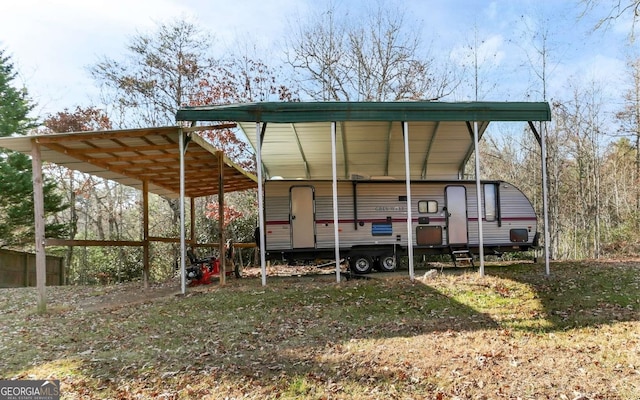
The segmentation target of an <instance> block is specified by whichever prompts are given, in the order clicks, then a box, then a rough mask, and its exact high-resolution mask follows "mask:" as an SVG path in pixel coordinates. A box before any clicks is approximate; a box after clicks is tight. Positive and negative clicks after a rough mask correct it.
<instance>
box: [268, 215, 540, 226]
mask: <svg viewBox="0 0 640 400" xmlns="http://www.w3.org/2000/svg"><path fill="white" fill-rule="evenodd" d="M482 220H483V221H485V219H484V218H483V219H482ZM429 221H430V222H441V223H442V222H445V221H446V219H445V218H429ZM467 221H469V222H473V221H478V218H467ZM502 221H508V222H518V221H532V222H537V218H536V217H502ZM358 222H363V223H365V224H371V223H374V222H389V220H388V219H386V218H377V219H359V220H357V221H356V220H353V219H341V220H338V223H340V224H353V223H358ZM391 222H398V223H402V222H407V220H406V219H404V218H394V219H392V220H391ZM412 222H413V223H418V218H414V219H412ZM266 224H267V225H289V221H288V220H280V221H266ZM316 224H333V220H332V219H318V220H316ZM425 225H429V224H425Z"/></svg>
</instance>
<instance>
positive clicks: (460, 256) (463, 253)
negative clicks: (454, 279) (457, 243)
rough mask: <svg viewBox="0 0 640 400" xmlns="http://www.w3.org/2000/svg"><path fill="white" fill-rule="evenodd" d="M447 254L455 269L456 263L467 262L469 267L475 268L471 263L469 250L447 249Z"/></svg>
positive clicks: (471, 258) (471, 256)
mask: <svg viewBox="0 0 640 400" xmlns="http://www.w3.org/2000/svg"><path fill="white" fill-rule="evenodd" d="M449 254H450V255H451V260H452V261H453V265H454V266H455V267H457V266H458V262H468V263H469V264H471V267H473V268H475V265H474V263H473V253H471V250H470V249H469V248H457V249H455V250H454V248H452V247H449Z"/></svg>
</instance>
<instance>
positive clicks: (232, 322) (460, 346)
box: [0, 262, 640, 399]
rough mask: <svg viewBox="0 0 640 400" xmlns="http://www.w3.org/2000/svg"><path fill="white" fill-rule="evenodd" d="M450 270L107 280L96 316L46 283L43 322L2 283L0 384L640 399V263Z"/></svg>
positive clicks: (157, 392)
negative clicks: (156, 282) (155, 295)
mask: <svg viewBox="0 0 640 400" xmlns="http://www.w3.org/2000/svg"><path fill="white" fill-rule="evenodd" d="M458 272H460V271H459V270H450V271H445V273H444V274H439V275H438V276H436V277H435V278H434V279H431V280H428V281H425V282H422V281H420V280H416V281H415V282H411V281H409V279H408V278H407V277H406V276H404V277H397V276H395V275H394V274H375V275H372V277H373V279H369V280H350V281H345V282H342V283H340V284H336V283H335V281H334V279H333V277H332V276H311V277H309V276H306V277H281V278H270V279H269V281H268V286H266V287H262V286H261V284H260V282H259V280H257V279H242V280H230V281H229V283H228V285H227V286H225V287H219V286H217V285H211V286H209V287H200V288H196V289H190V290H189V292H188V294H187V295H186V296H173V295H167V296H165V297H163V298H160V299H156V300H154V301H140V300H139V299H136V300H135V301H132V302H130V303H127V302H124V300H123V299H127V301H128V299H131V298H133V295H132V294H133V293H135V292H136V291H139V290H138V288H137V287H136V286H131V287H130V290H128V289H127V287H123V286H118V287H113V288H112V287H106V288H104V293H105V294H104V297H103V298H102V300H103V301H106V299H111V300H110V301H114V300H115V299H117V298H119V299H120V300H121V302H120V303H114V304H112V305H111V306H109V307H106V305H105V304H103V305H105V307H104V308H101V309H98V308H84V307H82V306H81V305H82V304H85V303H86V301H91V300H94V301H96V302H97V304H100V301H101V299H100V298H99V296H95V295H94V294H95V292H93V291H86V292H83V290H84V288H80V287H79V288H51V296H52V299H51V300H52V303H53V304H54V306H53V307H54V310H55V312H53V313H50V314H47V315H43V316H40V315H35V314H32V313H29V312H28V311H27V309H28V308H29V306H28V305H29V304H30V302H32V301H33V298H32V297H31V295H30V294H29V295H27V294H25V295H24V296H23V294H22V292H21V291H15V290H11V291H8V292H2V291H0V352H2V354H3V355H7V356H6V357H3V358H1V359H0V377H3V378H12V377H18V378H26V377H28V376H36V377H38V378H44V377H50V378H57V379H61V380H62V381H63V391H66V394H68V397H83V398H134V397H149V398H152V397H153V398H155V397H165V398H185V399H186V398H212V399H213V398H225V397H227V398H249V399H263V398H267V399H268V398H285V399H294V398H309V399H323V398H338V399H370V398H385V399H386V398H420V397H424V398H442V399H450V398H451V399H452V398H500V397H506V398H517V397H520V398H563V397H566V398H576V397H579V396H585V397H586V398H590V399H591V398H593V399H596V398H606V399H631V398H638V397H640V387H639V386H638V382H640V379H638V378H640V333H639V332H640V322H639V321H640V300H639V299H638V293H640V291H639V287H638V284H639V283H640V278H639V276H640V274H639V272H640V264H638V263H631V262H629V263H557V264H555V263H554V264H553V265H552V275H551V276H550V277H545V276H544V275H543V274H542V272H543V271H541V270H540V266H537V265H533V264H521V265H512V266H508V267H507V266H489V267H487V269H486V272H487V276H485V277H480V276H478V274H477V273H458ZM73 289H75V290H73ZM114 293H115V296H114V295H113V294H114ZM21 296H23V297H21ZM109 296H110V297H109ZM9 297H11V300H9ZM70 299H71V300H72V301H69V300H70ZM20 301H22V306H21V307H18V306H16V304H15V303H17V302H20ZM60 305H64V306H60ZM74 305H77V307H75V306H74ZM4 307H6V308H4ZM92 310H93V311H92ZM63 395H65V393H63Z"/></svg>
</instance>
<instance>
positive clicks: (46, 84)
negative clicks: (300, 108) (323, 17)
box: [0, 0, 638, 115]
mask: <svg viewBox="0 0 640 400" xmlns="http://www.w3.org/2000/svg"><path fill="white" fill-rule="evenodd" d="M331 1H332V2H333V4H336V5H337V6H338V7H340V8H341V9H342V10H345V11H346V12H349V13H350V14H353V15H354V18H355V17H356V15H357V13H358V11H359V10H360V9H362V8H365V7H366V6H367V5H371V4H372V1H376V0H369V1H367V0H331ZM610 2H611V0H604V3H610ZM327 4H329V0H327V1H325V0H236V1H229V0H91V1H87V0H21V1H7V2H3V5H2V11H1V14H0V49H4V50H5V55H8V56H10V58H11V61H12V62H13V63H14V66H15V69H16V70H17V72H18V73H19V80H20V83H21V84H23V85H24V86H25V87H26V88H27V90H28V91H29V93H30V96H31V97H32V99H33V100H34V101H35V102H36V103H37V104H38V106H37V108H36V112H37V113H39V114H40V115H44V114H47V113H55V112H59V111H62V110H63V109H65V108H68V109H73V108H75V107H76V106H89V105H94V104H97V100H96V99H97V98H98V94H99V93H98V89H97V87H96V84H95V82H94V81H93V80H92V79H91V77H90V76H89V73H88V71H87V69H88V67H89V66H91V65H94V64H96V63H97V62H98V61H99V60H100V59H101V58H103V57H108V58H112V59H121V58H122V56H123V55H124V54H125V47H126V44H127V43H128V41H129V39H130V38H131V37H133V36H135V35H136V34H138V33H140V32H144V33H148V32H152V31H153V30H154V27H156V26H157V24H158V23H161V22H170V21H171V20H175V19H176V18H187V19H189V20H190V21H193V22H195V23H197V24H198V25H199V26H201V27H202V28H204V29H205V30H208V31H210V32H211V33H213V35H214V36H215V38H216V43H218V44H219V46H220V49H222V51H224V50H223V49H224V48H229V46H233V44H234V43H236V42H237V41H238V40H239V39H241V40H245V41H249V42H255V43H257V44H258V45H259V46H260V47H261V48H263V49H264V50H265V53H264V54H270V55H272V56H273V57H278V54H281V52H280V50H279V49H281V47H279V46H281V45H282V43H283V41H284V38H285V37H286V35H287V32H288V30H289V29H291V27H292V24H295V23H296V21H298V20H305V19H307V18H309V17H310V15H311V14H312V13H313V12H315V11H317V10H318V9H321V8H323V7H325V6H326V5H327ZM385 4H386V5H390V6H393V7H401V8H402V9H403V10H404V11H405V12H406V14H405V16H406V18H407V24H409V26H420V27H421V29H420V36H421V39H422V42H423V44H424V45H425V47H427V48H428V51H429V54H430V55H431V56H434V57H436V58H437V59H438V60H442V61H443V62H446V63H453V64H460V63H463V62H466V60H468V54H469V51H468V48H469V46H471V45H472V44H474V43H477V45H475V47H476V48H477V49H478V51H477V55H478V60H479V64H478V65H479V68H478V71H479V79H480V81H481V84H480V85H479V86H480V92H481V97H482V99H486V100H498V101H520V100H534V101H538V100H541V98H540V96H541V91H540V90H537V89H535V88H536V87H539V86H540V85H539V83H538V80H537V78H536V77H535V74H532V72H531V71H532V68H530V66H528V65H527V64H528V63H529V61H528V59H529V58H531V57H532V55H533V54H535V53H536V48H535V47H534V45H533V44H532V43H535V40H536V37H535V34H536V32H537V33H540V31H541V30H540V29H538V30H536V28H535V27H536V26H541V21H544V24H543V25H542V26H544V27H545V29H544V31H545V32H547V33H548V37H549V40H548V45H549V60H550V63H549V87H550V88H552V90H551V93H550V95H549V97H552V98H553V97H554V96H555V97H562V96H563V95H568V93H569V91H570V89H569V88H568V87H567V84H568V83H569V82H576V81H577V82H583V83H584V82H590V81H593V82H598V84H601V85H602V87H603V96H604V97H605V99H606V100H607V101H608V102H611V103H613V104H616V103H617V102H620V101H621V100H620V92H621V90H620V87H621V86H622V85H623V83H624V80H623V77H624V69H625V62H626V57H627V54H628V53H629V52H630V51H633V49H634V47H633V46H635V47H637V46H638V45H637V44H634V45H633V46H631V47H630V46H629V45H628V42H629V41H628V34H629V32H630V29H631V25H630V21H629V20H625V19H624V18H621V19H619V20H617V21H615V23H613V24H612V25H611V26H609V27H608V29H606V30H598V31H596V32H593V29H592V28H593V26H594V25H595V22H596V21H597V20H598V19H599V18H602V17H603V16H604V15H606V14H605V13H606V11H607V10H608V9H607V8H606V7H600V8H598V9H596V10H593V11H592V12H591V13H589V14H587V16H586V17H583V18H578V16H579V14H580V13H581V11H583V9H582V7H581V6H580V5H579V1H578V0H536V1H533V0H496V1H486V0H447V1H439V0H386V1H385ZM449 65H451V64H449ZM483 82H486V83H483ZM524 93H530V94H529V96H530V97H528V98H527V97H526V96H525V94H524ZM456 96H457V97H456V98H455V99H450V100H455V101H460V100H474V98H473V96H474V94H473V90H471V89H470V88H466V89H465V88H461V89H460V90H459V92H458V93H456Z"/></svg>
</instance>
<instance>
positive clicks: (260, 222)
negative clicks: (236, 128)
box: [256, 122, 267, 286]
mask: <svg viewBox="0 0 640 400" xmlns="http://www.w3.org/2000/svg"><path fill="white" fill-rule="evenodd" d="M260 131H261V130H260V122H256V138H257V140H256V143H257V146H256V147H257V149H256V150H257V151H256V169H257V170H258V227H259V232H258V236H259V237H260V239H259V242H260V274H261V275H262V286H266V285H267V260H266V258H267V257H266V247H267V243H266V241H265V236H266V235H265V231H264V198H263V192H264V186H263V182H262V142H261V138H260Z"/></svg>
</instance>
